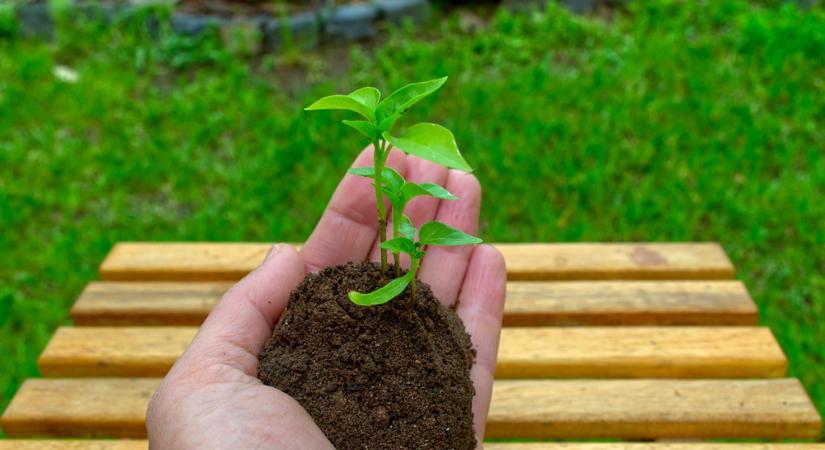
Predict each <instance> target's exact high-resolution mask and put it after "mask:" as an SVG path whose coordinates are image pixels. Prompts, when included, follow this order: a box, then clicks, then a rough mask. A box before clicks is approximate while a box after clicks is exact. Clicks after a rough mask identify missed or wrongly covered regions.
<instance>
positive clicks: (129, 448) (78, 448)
mask: <svg viewBox="0 0 825 450" xmlns="http://www.w3.org/2000/svg"><path fill="white" fill-rule="evenodd" d="M148 448H149V442H147V441H145V440H138V439H123V440H102V439H101V440H94V439H78V440H35V439H7V440H0V450H148ZM484 448H485V449H486V450H825V444H798V443H787V444H784V443H782V444H751V443H748V444H738V443H724V444H723V443H713V442H697V443H659V442H644V443H642V442H628V443H622V442H609V443H571V442H535V443H525V442H513V443H503V442H488V443H485V444H484Z"/></svg>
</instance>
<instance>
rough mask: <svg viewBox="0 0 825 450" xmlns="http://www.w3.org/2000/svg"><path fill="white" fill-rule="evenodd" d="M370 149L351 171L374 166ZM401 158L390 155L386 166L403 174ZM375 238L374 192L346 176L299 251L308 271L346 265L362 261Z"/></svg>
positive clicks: (367, 181) (363, 181) (358, 179)
mask: <svg viewBox="0 0 825 450" xmlns="http://www.w3.org/2000/svg"><path fill="white" fill-rule="evenodd" d="M372 158H373V153H372V146H370V147H368V148H367V149H365V150H364V151H363V152H361V154H360V155H358V158H356V159H355V162H354V163H353V167H362V166H372V165H373V159H372ZM404 163H405V158H404V154H403V153H401V152H400V151H393V152H392V153H390V155H389V157H388V158H387V165H388V166H391V167H393V168H395V169H396V170H398V171H399V172H401V173H402V174H403V173H404V172H403V171H404ZM377 235H378V220H377V215H376V207H375V189H374V188H373V186H372V181H371V180H370V179H369V178H364V177H359V176H356V175H351V174H346V175H344V178H343V179H342V180H341V183H340V184H339V185H338V188H337V189H335V193H334V194H332V199H330V201H329V204H328V205H327V208H326V210H324V213H323V214H322V215H321V220H319V221H318V224H317V225H316V226H315V230H314V231H313V232H312V235H310V237H309V239H307V241H306V244H305V245H304V246H303V248H301V255H302V256H303V258H304V261H305V263H306V268H307V271H310V272H314V271H318V270H320V269H322V268H324V267H327V266H335V265H338V264H344V263H346V262H349V261H363V260H364V259H366V258H367V256H368V255H369V252H370V249H371V248H372V245H373V242H374V241H375V237H376V236H377Z"/></svg>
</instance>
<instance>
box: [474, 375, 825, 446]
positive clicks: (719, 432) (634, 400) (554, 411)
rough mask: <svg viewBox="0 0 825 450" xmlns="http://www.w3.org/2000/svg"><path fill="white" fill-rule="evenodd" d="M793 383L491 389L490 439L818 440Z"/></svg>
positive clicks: (537, 384)
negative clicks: (792, 438) (793, 438)
mask: <svg viewBox="0 0 825 450" xmlns="http://www.w3.org/2000/svg"><path fill="white" fill-rule="evenodd" d="M821 425H822V424H821V421H820V418H819V416H818V414H817V412H816V410H815V408H814V406H813V404H812V403H811V401H810V400H809V399H808V397H807V395H806V394H805V391H804V389H803V388H802V386H801V385H800V384H799V382H798V381H797V380H794V379H782V380H751V381H748V380H742V381H724V380H607V381H596V380H570V381H567V380H552V381H550V380H548V381H544V380H542V381H501V382H497V383H496V384H494V386H493V397H492V407H491V408H490V415H489V418H488V421H487V436H488V437H500V438H547V437H553V438H625V439H668V438H723V437H724V438H790V437H799V438H815V437H818V436H819V433H820V429H821Z"/></svg>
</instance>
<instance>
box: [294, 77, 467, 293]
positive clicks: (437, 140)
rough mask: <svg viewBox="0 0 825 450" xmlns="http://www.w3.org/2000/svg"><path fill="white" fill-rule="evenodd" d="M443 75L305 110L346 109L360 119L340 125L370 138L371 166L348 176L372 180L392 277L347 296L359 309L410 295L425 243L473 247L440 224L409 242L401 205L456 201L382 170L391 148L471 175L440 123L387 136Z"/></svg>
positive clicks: (331, 99)
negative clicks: (404, 266)
mask: <svg viewBox="0 0 825 450" xmlns="http://www.w3.org/2000/svg"><path fill="white" fill-rule="evenodd" d="M446 81H447V77H444V78H438V79H435V80H430V81H424V82H421V83H413V84H409V85H407V86H404V87H402V88H401V89H399V90H397V91H395V92H393V93H392V94H391V95H390V96H389V97H387V98H385V99H384V100H381V92H379V91H378V89H376V88H373V87H364V88H361V89H357V90H355V91H353V92H351V93H349V94H346V95H330V96H327V97H324V98H322V99H320V100H318V101H316V102H315V103H313V104H311V105H310V106H308V107H307V108H306V109H307V110H323V109H338V110H347V111H352V112H355V113H357V114H358V115H360V116H361V117H362V118H363V119H365V120H344V121H343V122H344V124H345V125H347V126H349V127H352V128H354V129H355V130H357V131H358V132H359V133H361V134H363V135H364V136H366V137H367V139H369V140H370V142H371V143H372V145H373V166H372V167H356V168H353V169H350V173H352V174H355V175H360V176H364V177H368V178H371V179H373V186H374V187H375V204H376V213H377V216H378V230H379V241H380V243H381V270H382V271H383V272H385V273H386V272H387V269H388V262H387V252H388V251H389V252H392V253H393V259H394V263H395V271H396V276H398V277H399V278H396V279H395V280H392V281H391V282H389V283H388V284H387V285H386V286H384V287H382V288H380V289H378V290H376V291H374V292H371V293H369V294H361V293H358V292H350V299H351V300H352V301H353V302H355V303H356V304H359V305H365V306H369V305H379V304H382V303H386V302H387V301H389V300H391V299H392V298H394V297H396V296H398V295H399V294H401V293H402V292H404V289H405V288H406V287H407V286H408V285H411V286H412V294H413V296H414V295H415V274H416V272H417V271H418V265H419V264H420V262H421V258H422V257H423V256H424V251H423V248H424V246H426V245H466V244H477V243H479V242H481V239H478V238H476V237H473V236H470V235H468V234H465V233H463V232H462V231H460V230H456V229H454V228H451V227H449V226H447V225H445V224H443V223H440V222H430V223H427V224H425V225H424V226H423V227H422V228H421V232H420V233H418V234H419V239H418V240H417V241H416V240H415V235H416V229H415V226H414V225H413V224H412V222H411V221H410V219H409V217H407V216H405V215H404V209H405V208H406V206H407V204H408V203H409V202H410V200H412V199H413V198H415V197H418V196H421V195H428V196H431V197H435V198H439V199H443V200H455V199H456V197H455V196H454V195H452V194H451V193H449V192H448V191H447V190H446V189H444V188H443V187H441V186H438V185H437V184H433V183H422V184H418V183H411V182H408V181H407V180H405V179H404V177H403V176H401V174H399V173H398V172H396V171H395V170H393V169H392V168H390V167H387V166H386V162H387V157H388V156H389V154H390V149H391V148H392V147H395V148H398V149H400V150H401V151H403V152H405V153H407V154H410V155H415V156H417V157H419V158H422V159H426V160H428V161H433V162H435V163H438V164H441V165H443V166H446V167H449V168H452V169H458V170H463V171H466V172H470V171H472V169H471V168H470V166H469V165H468V164H467V162H466V161H465V160H464V158H463V157H462V156H461V152H460V151H459V150H458V145H457V144H456V142H455V137H454V136H453V133H452V132H451V131H450V130H448V129H446V128H444V127H442V126H441V125H438V124H434V123H428V122H422V123H418V124H415V125H413V126H411V127H409V128H407V129H406V130H405V131H404V132H403V133H400V134H393V132H392V129H393V127H394V126H395V124H396V122H398V119H400V118H401V116H402V115H403V114H404V112H406V111H407V109H408V108H410V107H411V106H412V105H414V104H415V103H417V102H418V101H420V100H421V99H423V98H424V97H427V96H428V95H430V94H432V93H433V92H435V91H436V90H438V89H439V88H440V87H441V86H442V85H443V84H444V83H445V82H446ZM385 196H386V198H387V199H388V200H389V201H390V205H391V206H392V217H391V218H392V239H390V240H387V219H386V217H387V212H386V208H385V206H384V198H385ZM401 253H405V254H408V255H410V259H411V267H410V270H409V271H408V272H407V274H406V275H404V276H400V275H401V273H400V270H401V269H400V262H401Z"/></svg>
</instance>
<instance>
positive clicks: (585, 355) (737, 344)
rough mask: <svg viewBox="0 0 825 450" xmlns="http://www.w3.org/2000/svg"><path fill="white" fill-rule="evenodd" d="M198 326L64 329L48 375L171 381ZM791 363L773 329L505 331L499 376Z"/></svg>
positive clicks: (709, 371) (653, 372)
mask: <svg viewBox="0 0 825 450" xmlns="http://www.w3.org/2000/svg"><path fill="white" fill-rule="evenodd" d="M196 331H197V328H195V327H61V328H59V329H58V330H57V333H55V335H54V336H53V337H52V339H51V341H50V342H49V344H48V345H47V346H46V349H45V350H44V351H43V353H42V354H41V355H40V359H39V360H38V366H39V367H40V372H41V373H42V374H43V375H44V376H48V377H78V376H85V377H100V376H163V375H165V374H166V372H167V371H168V370H169V368H170V367H171V366H172V364H173V363H174V362H175V360H176V359H177V358H178V356H180V354H181V353H183V351H184V350H185V349H186V346H187V345H188V344H189V342H190V341H191V340H192V337H194V335H195V333H196ZM786 368H787V360H786V358H785V355H784V354H783V353H782V350H781V349H780V347H779V345H778V344H777V342H776V340H775V339H774V337H773V335H772V334H771V332H770V330H769V329H767V328H754V327H658V328H656V327H576V328H538V327H529V328H515V327H514V328H504V329H503V330H502V333H501V343H500V345H499V352H498V365H497V368H496V377H497V378H500V379H504V378H573V377H581V378H749V377H754V378H756V377H764V378H771V377H782V376H784V375H785V371H786Z"/></svg>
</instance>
